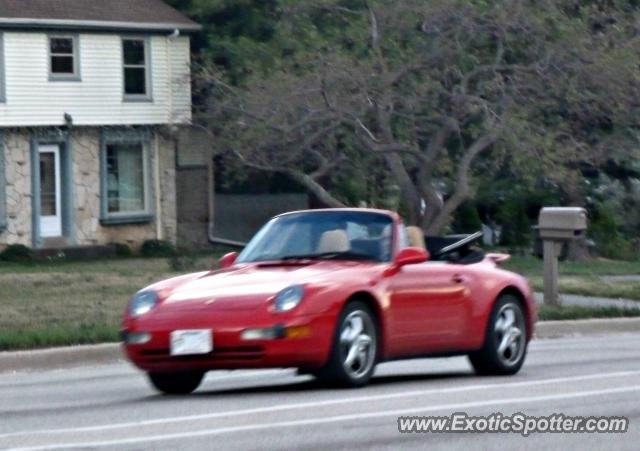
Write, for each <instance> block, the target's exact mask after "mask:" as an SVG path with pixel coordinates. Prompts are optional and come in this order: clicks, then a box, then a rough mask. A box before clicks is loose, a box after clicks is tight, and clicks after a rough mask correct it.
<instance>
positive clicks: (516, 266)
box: [504, 256, 640, 306]
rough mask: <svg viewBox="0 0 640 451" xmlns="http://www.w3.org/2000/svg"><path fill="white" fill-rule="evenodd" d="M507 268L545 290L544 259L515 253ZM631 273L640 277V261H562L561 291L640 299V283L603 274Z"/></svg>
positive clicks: (506, 265)
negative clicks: (543, 276)
mask: <svg viewBox="0 0 640 451" xmlns="http://www.w3.org/2000/svg"><path fill="white" fill-rule="evenodd" d="M504 267H505V268H506V269H509V270H511V271H515V272H518V273H520V274H522V275H524V276H526V277H527V278H529V280H530V281H531V285H532V286H533V288H534V290H536V291H542V290H543V282H542V260H540V259H537V258H535V257H522V256H513V257H512V258H511V260H509V261H508V262H506V264H505V265H504ZM627 275H639V276H640V261H618V260H607V259H596V260H592V261H588V262H560V293H567V294H581V295H584V296H596V297H605V298H626V299H635V300H640V282H638V281H633V280H615V281H612V280H606V278H604V279H603V276H605V277H606V276H627ZM639 306H640V305H639Z"/></svg>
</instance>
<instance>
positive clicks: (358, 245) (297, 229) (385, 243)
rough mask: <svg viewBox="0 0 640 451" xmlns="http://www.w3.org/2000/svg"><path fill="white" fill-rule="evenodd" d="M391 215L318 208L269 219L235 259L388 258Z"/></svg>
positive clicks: (383, 259) (246, 260) (389, 257)
mask: <svg viewBox="0 0 640 451" xmlns="http://www.w3.org/2000/svg"><path fill="white" fill-rule="evenodd" d="M392 228H393V221H392V219H391V217H389V216H387V215H385V214H382V213H373V212H353V211H351V212H349V211H346V212H345V211H335V212H333V211H317V212H302V213H294V214H289V215H285V216H280V217H277V218H275V219H272V220H271V221H269V222H268V223H267V224H266V225H265V226H264V227H263V228H262V229H261V230H260V231H259V232H258V233H257V234H256V235H255V236H254V237H253V239H252V240H251V241H250V242H249V244H248V245H247V247H246V248H245V249H244V251H242V253H241V254H240V255H239V256H238V260H237V261H238V263H248V262H258V261H271V260H289V259H291V260H293V259H336V260H337V259H344V260H370V261H376V262H386V261H389V260H391V235H392V233H391V231H392Z"/></svg>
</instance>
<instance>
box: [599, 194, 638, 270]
mask: <svg viewBox="0 0 640 451" xmlns="http://www.w3.org/2000/svg"><path fill="white" fill-rule="evenodd" d="M590 219H591V221H590V224H589V236H590V237H591V238H593V240H594V241H595V243H596V251H597V252H598V254H599V255H601V256H602V257H606V258H611V259H614V260H633V259H635V258H638V255H637V254H636V253H635V252H634V248H633V244H632V242H631V241H629V240H627V239H626V238H625V237H624V236H623V235H622V234H621V233H620V230H619V228H618V224H617V222H616V216H615V214H614V213H613V211H611V209H610V208H608V207H607V206H606V205H602V204H600V205H598V206H597V207H596V208H595V209H594V210H593V212H592V215H591V218H590Z"/></svg>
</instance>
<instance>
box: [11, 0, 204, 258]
mask: <svg viewBox="0 0 640 451" xmlns="http://www.w3.org/2000/svg"><path fill="white" fill-rule="evenodd" d="M199 28H200V27H199V26H198V25H197V24H196V23H194V22H192V21H191V20H190V19H188V18H187V17H185V16H184V15H182V14H181V13H179V12H178V11H176V10H174V9H173V8H171V7H169V6H168V5H166V4H164V3H163V2H162V1H161V0H102V1H93V0H0V248H2V247H3V246H4V245H8V244H14V243H18V244H24V245H27V246H30V247H34V248H47V247H54V248H59V247H67V246H89V245H100V244H107V243H112V242H121V243H126V244H130V245H134V246H135V245H138V244H140V243H141V242H142V241H144V240H146V239H152V238H158V239H165V240H169V241H175V236H176V195H175V191H176V187H175V186H176V184H175V154H176V142H177V141H176V139H174V136H175V132H176V130H177V129H178V128H179V127H180V126H181V125H184V124H187V123H189V122H190V120H191V91H190V69H189V63H190V51H189V33H191V32H194V31H196V30H198V29H199Z"/></svg>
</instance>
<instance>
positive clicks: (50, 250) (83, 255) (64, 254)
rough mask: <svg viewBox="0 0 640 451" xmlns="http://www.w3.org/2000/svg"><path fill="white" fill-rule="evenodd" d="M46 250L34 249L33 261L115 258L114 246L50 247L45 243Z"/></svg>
mask: <svg viewBox="0 0 640 451" xmlns="http://www.w3.org/2000/svg"><path fill="white" fill-rule="evenodd" d="M46 245H47V247H46V248H41V249H34V250H33V258H34V259H35V260H41V261H47V260H53V259H58V258H65V259H70V260H84V259H98V258H109V257H115V256H116V248H115V246H109V245H107V246H102V245H100V246H98V245H94V246H64V245H61V246H52V245H50V243H46Z"/></svg>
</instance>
